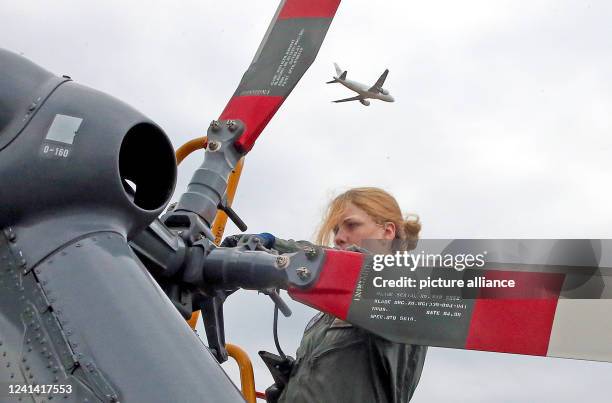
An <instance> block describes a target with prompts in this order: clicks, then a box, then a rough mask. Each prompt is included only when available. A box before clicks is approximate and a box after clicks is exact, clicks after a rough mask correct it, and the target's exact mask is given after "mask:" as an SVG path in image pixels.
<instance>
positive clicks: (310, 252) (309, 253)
mask: <svg viewBox="0 0 612 403" xmlns="http://www.w3.org/2000/svg"><path fill="white" fill-rule="evenodd" d="M304 253H305V254H306V257H307V258H309V259H312V258H313V257H315V256H317V250H316V249H315V248H312V247H310V246H307V247H305V248H304Z"/></svg>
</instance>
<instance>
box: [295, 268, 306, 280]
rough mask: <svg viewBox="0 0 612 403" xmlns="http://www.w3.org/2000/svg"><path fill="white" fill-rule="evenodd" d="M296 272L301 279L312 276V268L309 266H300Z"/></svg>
mask: <svg viewBox="0 0 612 403" xmlns="http://www.w3.org/2000/svg"><path fill="white" fill-rule="evenodd" d="M295 272H296V273H297V275H298V277H299V278H300V279H301V280H308V279H309V278H310V269H308V267H298V268H297V269H296V270H295Z"/></svg>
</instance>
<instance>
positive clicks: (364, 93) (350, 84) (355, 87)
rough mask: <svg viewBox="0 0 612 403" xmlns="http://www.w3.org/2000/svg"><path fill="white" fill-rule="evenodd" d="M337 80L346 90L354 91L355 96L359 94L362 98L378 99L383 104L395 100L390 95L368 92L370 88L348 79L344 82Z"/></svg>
mask: <svg viewBox="0 0 612 403" xmlns="http://www.w3.org/2000/svg"><path fill="white" fill-rule="evenodd" d="M337 80H338V82H339V83H340V84H342V85H344V86H345V87H346V88H348V89H350V90H352V91H355V92H356V93H357V94H359V95H360V96H361V97H363V98H371V99H380V100H381V101H385V102H395V99H394V98H393V97H392V96H391V94H386V95H385V94H383V93H378V92H373V91H368V90H369V89H370V86H368V85H365V84H362V83H360V82H357V81H353V80H348V79H346V80H342V79H337Z"/></svg>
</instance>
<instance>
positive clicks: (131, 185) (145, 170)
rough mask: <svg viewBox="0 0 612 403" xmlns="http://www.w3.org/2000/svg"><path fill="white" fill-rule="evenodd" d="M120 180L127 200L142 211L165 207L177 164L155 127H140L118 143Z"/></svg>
mask: <svg viewBox="0 0 612 403" xmlns="http://www.w3.org/2000/svg"><path fill="white" fill-rule="evenodd" d="M119 176H120V177H121V184H122V185H123V189H124V191H125V194H126V195H127V197H128V198H129V199H130V200H131V201H132V202H133V203H134V204H135V205H136V206H138V207H140V208H141V209H143V210H157V209H159V208H161V207H163V206H165V205H166V203H167V202H168V201H169V200H170V197H171V196H172V192H173V191H174V184H175V181H176V160H175V159H174V150H173V148H172V144H171V143H170V141H169V140H168V138H167V137H166V135H165V134H164V132H163V131H162V130H161V129H159V128H158V127H157V126H155V125H152V124H150V123H139V124H137V125H135V126H134V127H132V128H131V129H130V130H129V131H128V132H127V134H126V135H125V137H124V138H123V142H122V143H121V150H120V151H119Z"/></svg>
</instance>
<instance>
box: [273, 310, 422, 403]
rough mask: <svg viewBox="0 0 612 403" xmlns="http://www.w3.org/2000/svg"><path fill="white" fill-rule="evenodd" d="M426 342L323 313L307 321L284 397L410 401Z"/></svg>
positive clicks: (324, 402)
mask: <svg viewBox="0 0 612 403" xmlns="http://www.w3.org/2000/svg"><path fill="white" fill-rule="evenodd" d="M426 353H427V347H426V346H414V345H408V344H399V343H393V342H390V341H387V340H385V339H382V338H380V337H378V336H375V335H373V334H371V333H369V332H366V331H364V330H362V329H359V328H356V327H353V326H351V325H350V324H348V323H346V322H343V321H341V320H339V319H336V318H334V317H333V316H331V315H328V314H322V313H320V314H318V315H317V316H315V317H314V318H313V319H312V320H311V322H310V323H309V324H308V326H307V327H306V330H305V331H304V337H303V338H302V342H301V344H300V347H299V348H298V350H297V357H296V361H295V364H294V366H293V369H292V371H291V375H290V378H289V383H288V384H287V386H286V387H285V389H284V390H283V392H282V394H281V396H280V398H279V400H278V402H279V403H361V402H364V403H370V402H371V403H406V402H408V401H410V398H411V397H412V394H413V393H414V390H415V388H416V386H417V384H418V382H419V378H420V376H421V371H422V370H423V363H424V361H425V355H426Z"/></svg>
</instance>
